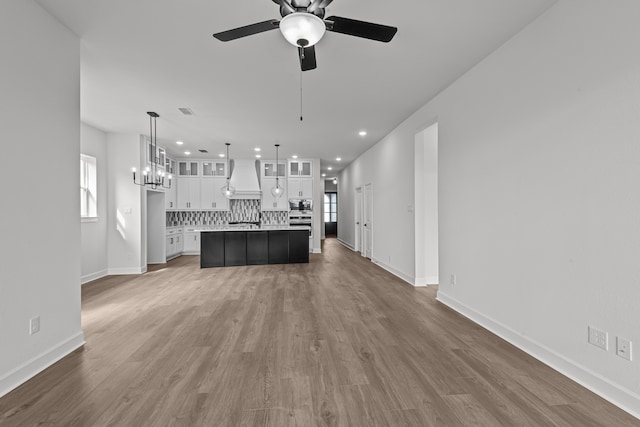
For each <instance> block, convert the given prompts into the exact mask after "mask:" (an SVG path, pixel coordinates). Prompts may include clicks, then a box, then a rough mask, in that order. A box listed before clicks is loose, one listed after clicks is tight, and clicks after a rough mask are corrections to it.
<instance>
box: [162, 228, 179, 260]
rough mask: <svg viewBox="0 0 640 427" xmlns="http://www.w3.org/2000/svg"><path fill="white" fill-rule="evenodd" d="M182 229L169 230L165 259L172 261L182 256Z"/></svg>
mask: <svg viewBox="0 0 640 427" xmlns="http://www.w3.org/2000/svg"><path fill="white" fill-rule="evenodd" d="M183 249H184V248H183V234H182V228H177V229H171V230H167V242H166V246H165V254H166V256H165V258H166V259H167V260H170V259H172V258H175V257H177V256H178V255H181V254H182V251H183Z"/></svg>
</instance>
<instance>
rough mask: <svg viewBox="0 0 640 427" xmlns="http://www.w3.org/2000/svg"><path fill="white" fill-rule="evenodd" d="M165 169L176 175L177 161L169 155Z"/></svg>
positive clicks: (168, 172) (166, 158) (165, 161)
mask: <svg viewBox="0 0 640 427" xmlns="http://www.w3.org/2000/svg"><path fill="white" fill-rule="evenodd" d="M164 170H165V172H166V173H167V174H169V175H175V174H176V161H175V160H173V159H171V158H169V157H165V160H164Z"/></svg>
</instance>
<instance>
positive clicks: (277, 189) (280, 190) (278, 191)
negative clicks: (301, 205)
mask: <svg viewBox="0 0 640 427" xmlns="http://www.w3.org/2000/svg"><path fill="white" fill-rule="evenodd" d="M279 147H280V144H276V185H275V187H273V188H272V189H271V194H272V195H273V197H282V195H283V194H284V188H282V186H281V185H280V176H279V174H278V160H279V159H278V148H279Z"/></svg>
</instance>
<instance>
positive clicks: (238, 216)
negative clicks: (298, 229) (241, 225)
mask: <svg viewBox="0 0 640 427" xmlns="http://www.w3.org/2000/svg"><path fill="white" fill-rule="evenodd" d="M229 208H230V209H229V210H228V211H177V212H167V227H175V226H190V225H206V226H224V225H226V224H228V223H229V222H260V223H261V224H263V225H287V224H288V223H289V212H288V211H264V212H262V214H261V212H260V200H243V199H238V200H230V201H229Z"/></svg>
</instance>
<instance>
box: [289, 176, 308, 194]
mask: <svg viewBox="0 0 640 427" xmlns="http://www.w3.org/2000/svg"><path fill="white" fill-rule="evenodd" d="M287 183H288V186H289V198H290V199H313V179H311V178H295V177H289V180H288V181H287Z"/></svg>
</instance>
